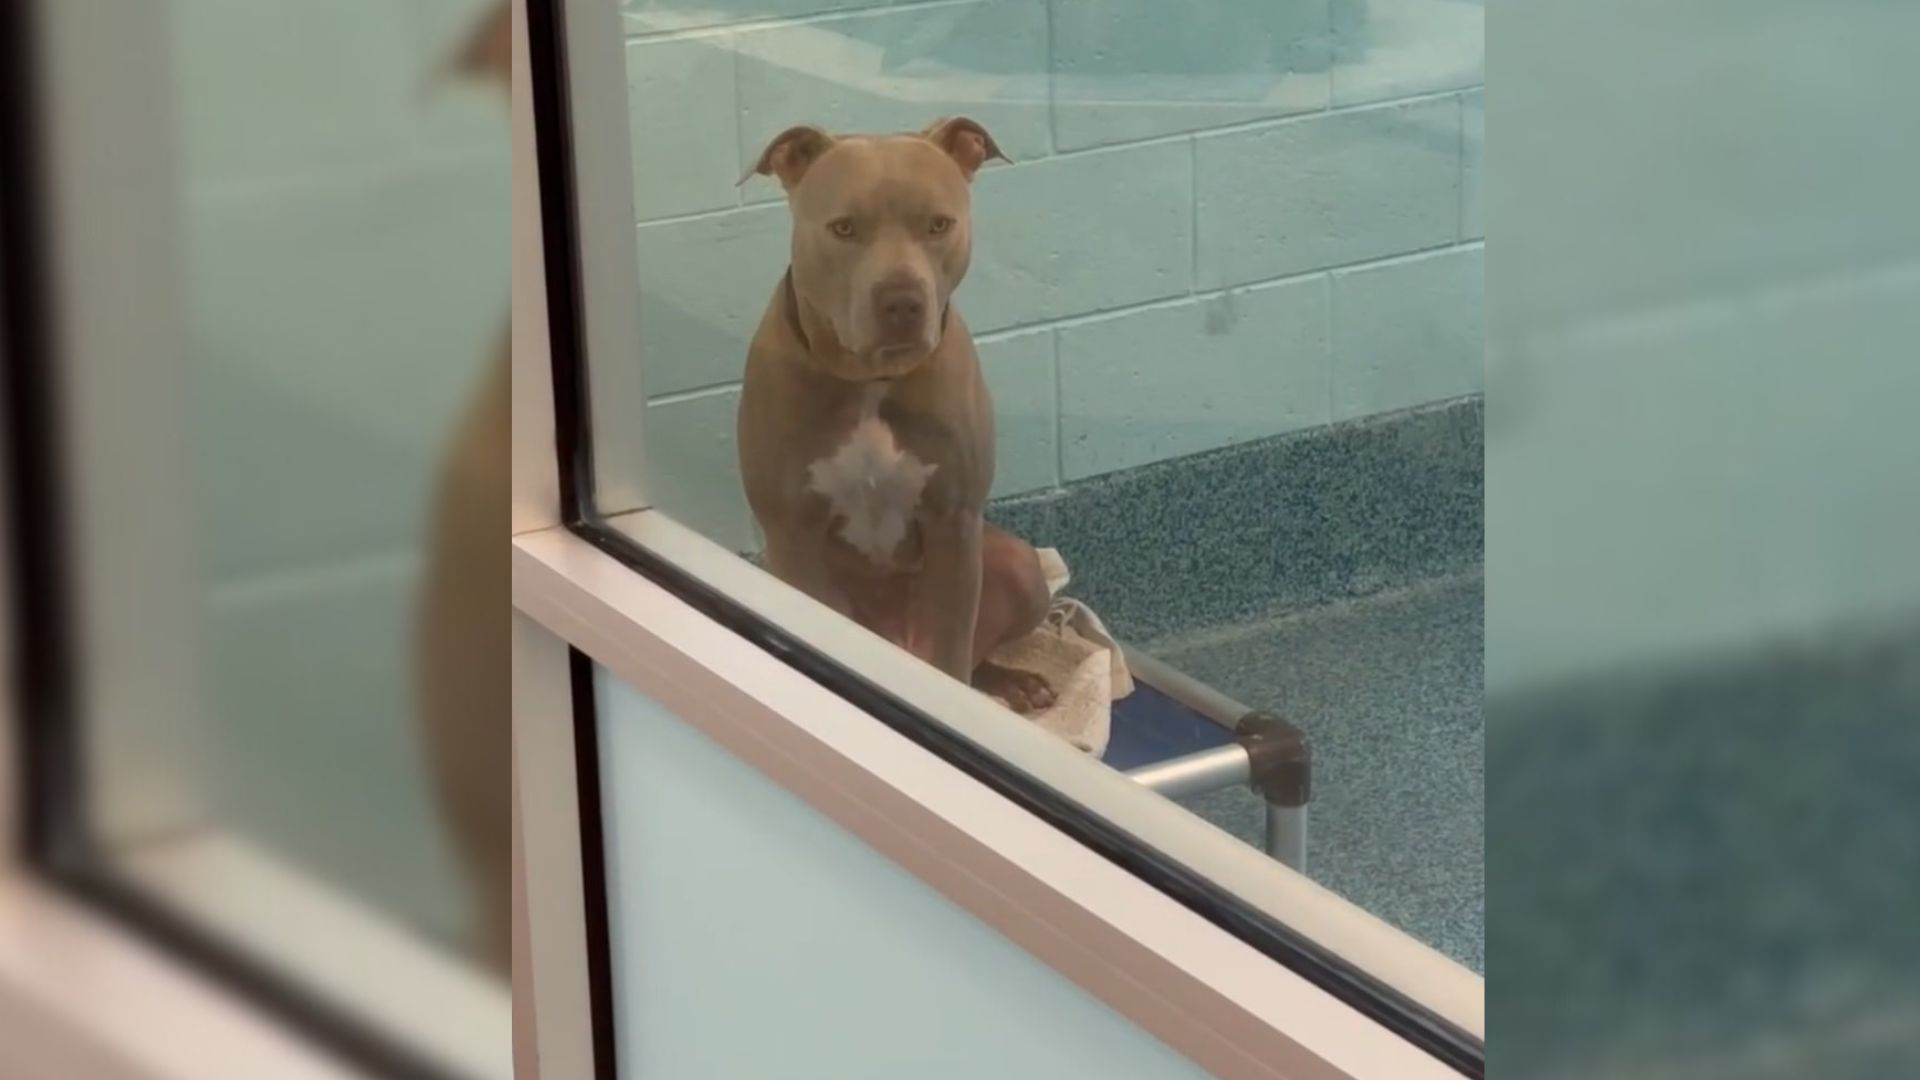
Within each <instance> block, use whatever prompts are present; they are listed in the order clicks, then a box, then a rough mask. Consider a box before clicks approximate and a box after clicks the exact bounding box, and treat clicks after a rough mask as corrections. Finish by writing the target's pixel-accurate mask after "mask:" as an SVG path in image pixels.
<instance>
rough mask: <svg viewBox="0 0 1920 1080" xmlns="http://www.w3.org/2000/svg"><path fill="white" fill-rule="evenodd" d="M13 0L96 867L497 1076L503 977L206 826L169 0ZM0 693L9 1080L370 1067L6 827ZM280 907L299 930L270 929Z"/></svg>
mask: <svg viewBox="0 0 1920 1080" xmlns="http://www.w3.org/2000/svg"><path fill="white" fill-rule="evenodd" d="M31 9H32V14H33V20H34V21H33V25H32V28H33V40H32V41H31V42H30V43H26V44H25V45H23V47H24V48H27V49H30V50H31V53H32V55H34V56H35V57H36V60H37V67H38V70H37V72H36V73H35V74H36V78H35V91H36V93H35V94H34V96H33V100H34V102H35V107H36V116H35V123H36V126H37V127H38V128H39V132H40V135H41V139H40V146H39V148H38V149H39V155H38V156H39V157H40V158H41V161H40V182H39V188H40V194H41V197H42V200H43V201H44V202H45V204H46V209H47V213H46V214H45V215H44V219H43V220H41V221H39V222H36V223H35V224H36V225H37V226H38V227H39V229H40V235H41V238H42V240H41V246H42V248H43V254H45V255H47V256H48V263H47V273H46V275H45V276H46V278H47V281H46V282H45V288H46V289H47V291H48V293H49V295H50V296H51V297H52V303H51V304H50V305H49V308H48V310H47V311H46V313H45V314H46V319H47V322H48V324H49V326H50V329H51V331H52V334H53V336H54V339H55V344H56V347H57V354H56V355H53V356H41V357H23V358H19V359H20V361H21V362H23V363H43V364H46V365H48V366H49V367H52V368H55V369H56V370H57V378H56V381H57V383H58V385H57V387H56V388H55V389H56V391H57V393H56V396H55V399H54V409H53V413H54V415H56V416H57V417H58V423H57V424H56V428H57V430H58V433H59V435H60V436H61V444H60V445H59V447H58V448H57V449H58V451H59V453H57V454H56V455H54V458H53V460H54V462H55V463H56V464H57V465H58V466H59V467H60V468H61V473H60V475H59V476H58V477H57V483H58V485H59V487H60V489H61V491H62V493H63V494H64V495H65V496H66V501H65V504H64V505H63V506H62V507H61V511H62V513H61V514H60V516H61V517H62V518H63V519H64V525H65V529H64V538H63V539H64V543H63V544H62V550H61V556H62V558H63V559H64V561H65V562H66V563H67V564H68V569H69V571H70V573H69V574H68V575H67V577H68V579H69V580H68V581H66V582H63V583H62V584H63V586H65V588H66V595H64V596H63V597H61V598H60V600H59V601H58V602H57V603H58V606H59V607H60V608H62V609H63V612H64V614H65V616H66V621H67V623H68V624H69V625H68V630H69V631H70V632H69V634H68V635H67V637H68V638H69V639H70V651H71V652H72V654H73V657H74V663H75V666H76V668H77V669H78V671H77V674H76V676H75V681H76V682H83V683H84V685H85V687H86V690H87V695H86V701H85V704H84V706H83V711H81V712H79V714H78V715H76V716H74V717H68V718H66V719H67V720H68V721H69V722H76V723H79V724H80V729H79V731H78V735H79V737H80V739H81V740H82V741H83V742H84V746H83V747H82V748H81V752H82V754H83V756H84V760H85V761H86V763H87V768H88V772H89V774H90V777H89V779H90V782H89V783H88V784H87V785H86V789H85V792H84V793H83V795H82V798H81V801H80V808H81V809H83V810H84V813H85V815H86V817H87V818H88V819H89V820H90V821H91V823H92V826H93V828H92V835H93V837H94V839H95V840H97V841H98V842H99V843H100V844H101V845H102V846H110V847H111V848H112V849H113V850H114V851H115V852H116V854H119V853H125V854H126V858H125V859H124V862H123V860H122V859H120V858H116V859H115V860H114V862H115V869H116V871H117V872H119V873H120V874H121V876H122V877H123V878H124V879H125V880H126V881H127V882H128V883H131V884H136V885H137V886H138V887H139V890H140V892H141V894H142V895H143V896H144V897H146V898H147V899H148V900H150V901H151V902H152V903H153V904H154V906H155V907H156V908H157V909H164V910H166V911H167V912H169V913H170V914H171V915H172V916H173V917H176V918H178V919H179V920H180V921H181V922H183V923H189V924H192V925H194V926H195V927H197V928H198V929H200V930H201V931H203V932H204V938H205V939H206V940H208V941H213V942H215V943H216V944H215V946H214V948H215V949H216V950H219V951H221V952H222V954H223V955H227V956H231V957H232V958H233V961H234V964H235V965H236V966H241V967H246V968H248V969H250V970H253V971H257V972H259V973H261V974H262V975H263V976H264V977H265V978H267V979H270V980H274V981H276V982H278V983H281V984H284V985H287V986H289V987H294V988H297V990H298V991H299V992H300V993H302V994H305V995H307V996H308V997H309V998H310V999H311V1000H314V1001H324V1002H326V1003H327V1004H328V1006H329V1007H330V1008H333V1009H334V1010H335V1011H336V1012H339V1013H343V1014H345V1015H347V1016H349V1017H351V1018H352V1022H354V1023H356V1024H360V1025H364V1027H365V1029H366V1030H367V1031H369V1032H373V1033H377V1035H378V1037H379V1038H382V1039H385V1040H387V1041H388V1042H389V1043H390V1044H392V1045H394V1046H397V1047H404V1048H405V1051H406V1052H407V1053H408V1054H409V1055H410V1056H411V1057H413V1058H414V1059H416V1060H417V1061H418V1062H421V1063H423V1064H425V1065H427V1066H428V1067H431V1068H433V1069H434V1070H435V1071H436V1072H439V1073H443V1074H444V1075H447V1076H450V1077H455V1076H457V1077H462V1078H466V1077H472V1078H475V1080H504V1078H505V1077H507V1076H509V1075H511V1074H510V1072H509V1070H510V1069H511V1065H510V1064H509V1061H510V1058H511V1054H510V1050H509V1040H510V1039H511V1025H510V1019H509V1018H510V1016H511V1015H512V1013H511V1012H510V1009H511V1006H510V1003H509V995H508V992H507V990H506V989H505V988H504V987H501V986H499V985H497V983H494V982H493V981H492V980H490V979H489V978H487V977H486V976H484V975H482V974H481V973H480V972H479V971H478V969H477V968H475V967H474V966H473V965H471V964H469V963H466V962H464V961H461V960H458V959H455V958H453V957H451V956H448V955H444V954H442V953H441V952H440V951H438V950H436V949H435V948H433V947H431V946H429V945H426V944H424V943H422V942H420V941H419V940H418V939H417V938H416V937H415V936H414V935H413V934H411V933H409V932H407V931H405V930H404V929H403V928H401V927H400V926H398V925H397V924H395V923H393V922H392V921H390V920H388V919H386V918H385V917H384V916H383V915H382V914H381V913H379V912H376V911H374V910H372V909H371V908H369V907H368V906H366V905H364V904H361V903H359V902H358V901H356V900H353V899H351V898H348V897H345V896H343V895H342V894H340V893H339V892H338V891H336V890H334V889H332V888H331V887H329V886H327V885H325V884H323V883H322V882H320V881H319V880H318V879H316V878H313V877H311V876H309V875H307V874H305V873H303V872H301V871H300V870H299V869H298V868H296V867H292V866H290V865H287V864H285V863H283V862H281V861H280V860H278V859H276V858H275V857H274V855H273V853H272V852H270V851H267V850H264V849H263V848H261V847H260V846H258V845H256V844H253V843H252V842H250V841H249V840H248V839H247V838H246V837H244V836H243V835H240V834H238V833H234V832H232V831H230V830H227V829H224V828H223V827H222V826H221V824H220V823H219V821H218V820H217V818H216V816H215V815H214V814H213V813H212V812H211V809H212V808H211V807H209V806H208V805H207V800H206V799H205V797H204V793H205V792H206V790H207V788H206V783H205V777H204V773H203V771H202V770H203V767H204V762H205V760H206V755H207V751H208V747H209V745H210V742H209V741H210V739H211V737H212V733H211V731H210V729H209V728H208V726H207V724H206V720H207V717H206V714H205V712H204V708H203V701H202V695H201V690H200V686H199V678H200V669H201V668H200V655H199V651H198V649H197V647H196V642H195V641H194V640H193V638H192V636H191V635H190V634H186V633H183V626H182V622H183V620H182V619H181V616H180V613H181V612H183V611H191V610H193V609H194V606H195V603H194V601H195V596H194V593H193V590H194V589H195V588H196V587H197V584H196V583H197V575H196V574H195V573H194V572H193V571H194V559H195V550H194V548H193V545H192V541H193V525H194V523H193V522H192V521H190V520H188V519H187V515H185V514H183V512H182V508H183V507H187V506H190V505H192V503H191V502H190V501H189V499H190V496H191V490H190V481H191V470H190V468H189V463H188V457H189V455H188V446H189V443H188V440H189V439H190V438H191V435H192V431H193V429H192V426H191V423H190V415H189V410H188V407H187V406H188V402H189V400H190V392H191V382H190V380H189V378H188V375H189V372H188V369H187V355H186V349H185V341H186V335H185V326H184V311H185V306H184V304H183V303H182V298H181V296H180V293H179V286H178V281H179V278H180V273H179V266H180V260H179V259H178V258H177V251H176V249H175V247H174V241H175V237H176V236H177V229H176V225H177V224H178V223H177V220H176V214H177V209H178V205H179V203H178V201H177V198H176V195H175V192H174V191H173V190H172V188H171V187H170V186H169V185H170V183H171V181H172V179H173V177H174V176H175V171H174V170H173V169H172V168H171V165H172V159H173V156H174V149H173V140H174V139H175V137H176V132H177V130H178V128H177V125H176V124H175V123H174V122H173V118H172V117H171V116H170V115H169V109H170V107H171V102H172V100H173V94H172V87H171V83H170V81H169V78H168V76H169V72H168V70H167V68H168V64H169V63H170V62H171V56H170V55H169V52H168V43H169V42H171V40H172V38H173V35H172V24H171V22H170V16H171V10H170V6H169V5H167V4H164V3H160V4H139V5H132V6H129V5H125V4H119V3H113V2H110V0H38V2H36V3H34V4H32V5H31ZM13 224H14V223H11V222H9V223H8V227H11V226H12V225H13ZM131 357H137V358H139V360H140V362H139V363H130V362H128V360H129V358H131ZM10 359H13V358H10ZM4 423H5V419H4V416H0V424H4ZM0 434H4V431H3V430H0ZM11 494H12V493H9V492H7V491H4V490H0V536H5V537H10V536H12V535H13V528H12V526H14V525H16V524H18V522H17V521H15V520H12V519H11V516H10V515H11V513H12V511H13V507H14V503H13V501H12V499H11V498H10V497H8V496H10V495H11ZM5 554H7V555H8V556H11V554H12V553H11V552H6V553H5ZM12 574H13V562H12V560H11V558H10V557H9V558H8V560H7V563H6V573H5V575H4V577H0V581H3V582H4V584H0V604H4V607H0V610H4V612H5V617H4V618H0V634H7V633H11V632H13V631H15V630H18V631H19V632H21V633H22V634H29V635H30V634H38V633H42V632H50V630H51V628H48V627H41V626H37V625H28V626H15V625H14V613H15V612H16V611H17V610H18V609H17V608H16V607H15V605H14V604H13V603H11V600H13V599H15V598H14V597H11V596H9V595H6V594H5V589H6V587H7V586H10V585H11V583H12V582H11V578H12ZM16 643H17V642H14V641H7V640H3V639H0V645H6V646H11V645H13V644H16ZM6 655H7V657H8V661H9V663H8V668H7V675H8V677H9V680H11V678H12V676H13V675H14V674H15V672H14V670H13V667H12V664H11V660H12V658H13V657H14V656H15V655H17V654H16V653H15V651H14V650H13V649H12V648H11V647H9V648H7V649H6ZM0 689H4V690H5V691H7V693H6V695H5V698H4V701H3V702H0V830H3V831H0V1047H4V1048H5V1049H4V1052H0V1058H4V1061H3V1062H0V1064H4V1066H5V1069H6V1071H7V1074H8V1075H9V1076H12V1075H16V1074H17V1075H22V1076H33V1077H38V1076H47V1077H56V1076H57V1077H60V1078H61V1080H225V1078H228V1077H233V1076H257V1077H269V1076H270V1077H276V1078H279V1077H285V1078H288V1080H368V1078H369V1077H370V1074H369V1073H367V1072H366V1071H363V1070H362V1069H361V1068H358V1067H355V1066H353V1065H350V1064H347V1063H346V1062H345V1059H343V1058H342V1057H341V1055H340V1054H339V1053H338V1052H337V1049H336V1048H329V1047H326V1046H323V1045H322V1043H321V1042H319V1041H316V1039H315V1038H314V1037H313V1034H312V1032H311V1031H310V1030H308V1031H303V1030H301V1027H302V1025H303V1023H305V1022H306V1019H307V1018H305V1017H302V1016H298V1015H287V1014H286V1013H285V1012H284V1011H283V1012H274V1011H271V1010H269V1009H267V1008H265V1007H263V1006H262V1004H261V1003H260V1002H259V1001H257V1000H255V999H253V998H251V997H250V996H248V994H247V993H246V991H245V989H244V988H243V987H242V986H241V985H239V984H238V983H236V982H234V981H231V980H229V979H228V978H227V977H225V973H222V972H216V971H213V970H212V969H211V968H207V967H203V966H202V965H201V964H199V963H197V962H195V961H194V960H191V959H188V958H186V957H185V956H184V955H183V953H182V952H181V951H180V950H178V949H176V948H174V947H170V945H169V944H167V943H165V942H163V941H162V940H161V939H160V938H159V937H156V936H155V934H154V932H153V929H152V928H153V923H151V922H150V921H149V922H146V923H145V924H144V925H139V926H136V925H135V922H139V921H140V920H137V919H136V920H132V921H129V920H128V919H127V918H126V916H125V911H124V910H123V909H117V908H115V907H114V906H113V905H111V904H107V905H105V906H103V905H102V902H101V901H100V899H99V898H98V896H97V894H96V893H94V892H93V891H92V890H90V889H89V888H88V887H87V886H85V885H83V884H75V883H74V882H73V881H71V880H69V879H68V878H66V877H65V876H64V875H62V874H61V873H60V872H58V871H57V870H54V871H53V872H51V873H50V872H49V866H48V865H47V864H46V863H44V862H39V861H36V860H35V859H32V858H30V857H29V854H28V852H26V851H25V850H24V849H23V848H22V847H21V845H19V844H18V843H16V841H17V839H18V838H19V837H20V835H21V833H20V811H21V809H22V805H23V802H24V800H25V798H26V796H27V793H26V792H25V791H23V790H21V787H20V785H19V784H18V783H17V782H16V781H17V779H18V778H19V776H20V774H19V772H18V771H17V770H18V769H19V768H21V767H23V766H24V763H25V760H24V759H25V750H24V747H22V746H21V745H20V741H19V738H18V736H19V732H20V731H21V727H20V724H19V717H18V716H16V715H15V706H16V703H17V701H18V698H17V696H16V695H15V693H14V692H13V691H14V690H15V686H14V685H12V683H11V681H9V684H8V685H6V686H4V687H0ZM162 838H164V839H165V841H166V842H164V843H156V842H155V841H156V840H160V839H162ZM53 861H55V862H57V861H59V860H57V859H55V860H53ZM242 899H244V900H245V901H247V902H239V901H240V900H242ZM295 921H297V923H298V925H299V926H300V928H301V932H300V933H299V934H293V935H290V934H288V933H286V930H287V927H288V926H289V925H291V924H292V923H293V922H295ZM369 957H374V958H377V962H375V963H367V962H366V960H367V959H368V958H369ZM216 966H217V965H216ZM230 970H231V969H230ZM423 1003H432V1006H433V1007H431V1008H423V1007H422V1004H423ZM372 1080H378V1077H372Z"/></svg>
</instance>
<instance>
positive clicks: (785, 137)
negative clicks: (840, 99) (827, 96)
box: [742, 117, 1006, 379]
mask: <svg viewBox="0 0 1920 1080" xmlns="http://www.w3.org/2000/svg"><path fill="white" fill-rule="evenodd" d="M994 158H998V159H1000V160H1001V161H1005V160H1006V157H1005V155H1003V154H1001V153H1000V148H999V147H998V146H995V145H994V142H993V136H991V135H989V134H987V130H986V129H985V128H983V127H981V126H980V125H979V124H977V123H974V122H973V121H972V120H968V119H966V118H965V117H954V118H951V119H945V120H937V121H935V122H934V123H933V124H931V125H929V126H928V127H927V129H926V130H925V131H922V132H920V133H918V134H912V135H854V136H844V137H835V136H832V135H829V134H827V133H826V132H824V131H822V130H820V129H819V128H815V127H796V128H789V129H788V130H786V131H783V132H781V133H780V134H779V135H777V136H775V137H774V139H773V141H772V142H771V143H768V144H767V148H766V151H765V152H764V153H762V154H761V155H760V160H759V162H758V163H757V164H756V165H755V166H754V167H753V169H752V170H751V171H749V172H748V174H747V176H749V177H751V176H753V175H755V174H758V175H761V176H773V177H776V178H778V179H779V181H780V185H781V186H782V187H784V188H786V190H787V203H788V205H789V206H790V207H791V209H792V211H793V287H794V291H795V292H796V293H797V294H798V295H799V297H800V299H801V301H802V302H803V303H805V304H806V305H808V306H809V307H811V308H812V309H813V310H814V311H816V312H818V313H819V314H820V315H822V316H824V317H825V318H826V319H827V320H828V322H829V323H830V324H831V325H832V327H833V333H834V336H835V337H837V338H839V339H840V344H841V346H842V348H844V349H845V350H846V353H847V355H846V356H845V357H826V358H823V359H824V360H825V361H826V362H827V363H829V364H831V365H834V366H835V367H845V368H846V369H847V370H835V371H834V372H833V373H834V374H836V375H839V376H841V377H843V378H850V379H872V378H890V377H892V376H895V375H900V374H903V373H905V372H907V371H909V370H911V369H913V368H914V367H915V366H917V365H919V364H920V363H921V362H922V361H924V360H926V358H927V357H928V356H929V355H931V354H932V352H933V350H934V349H935V347H937V346H938V345H939V344H940V335H941V333H942V331H943V330H944V328H945V325H946V316H947V301H948V298H949V297H951V296H952V295H953V290H954V289H955V288H956V287H958V286H959V284H960V279H961V278H963V277H965V276H966V273H967V261H968V258H969V257H970V256H971V254H972V251H973V235H972V225H971V214H970V209H971V199H970V198H969V190H968V186H969V184H970V183H971V181H972V180H973V176H974V174H975V173H976V172H978V171H979V169H980V166H982V165H984V164H986V162H988V161H989V160H992V159H994ZM742 180H743V182H744V180H745V178H742Z"/></svg>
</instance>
